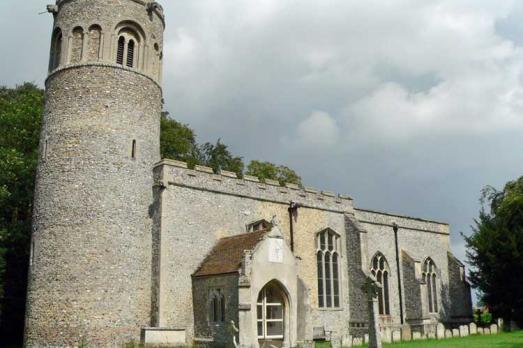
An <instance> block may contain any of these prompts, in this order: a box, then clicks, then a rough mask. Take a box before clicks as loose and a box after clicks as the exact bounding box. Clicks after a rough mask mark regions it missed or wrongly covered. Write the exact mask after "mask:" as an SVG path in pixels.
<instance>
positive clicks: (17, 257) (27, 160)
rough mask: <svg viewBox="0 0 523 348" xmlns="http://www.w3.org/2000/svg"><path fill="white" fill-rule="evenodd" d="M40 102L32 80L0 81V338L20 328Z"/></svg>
mask: <svg viewBox="0 0 523 348" xmlns="http://www.w3.org/2000/svg"><path fill="white" fill-rule="evenodd" d="M43 105H44V92H43V91H42V90H41V89H39V88H38V87H36V86H35V85H33V84H29V83H26V84H23V85H21V86H18V87H16V88H14V89H13V88H6V87H0V338H1V337H4V338H6V339H7V338H12V339H15V340H16V339H21V337H22V332H23V325H24V313H25V294H26V288H27V269H28V260H29V243H30V242H29V241H30V235H31V214H32V203H33V191H34V182H35V173H36V166H37V162H38V141H39V133H40V123H41V115H42V112H43ZM8 333H9V334H8Z"/></svg>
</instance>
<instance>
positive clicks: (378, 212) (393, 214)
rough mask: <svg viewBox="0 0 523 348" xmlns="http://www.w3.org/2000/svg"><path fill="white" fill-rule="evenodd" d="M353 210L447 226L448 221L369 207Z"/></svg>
mask: <svg viewBox="0 0 523 348" xmlns="http://www.w3.org/2000/svg"><path fill="white" fill-rule="evenodd" d="M354 210H356V211H361V212H365V213H371V214H378V215H385V216H391V217H398V218H402V219H408V220H415V221H421V222H430V223H433V224H438V225H446V226H449V223H447V222H442V221H435V220H428V219H422V218H417V217H413V216H408V215H401V214H395V213H386V212H382V211H377V210H371V209H363V208H354Z"/></svg>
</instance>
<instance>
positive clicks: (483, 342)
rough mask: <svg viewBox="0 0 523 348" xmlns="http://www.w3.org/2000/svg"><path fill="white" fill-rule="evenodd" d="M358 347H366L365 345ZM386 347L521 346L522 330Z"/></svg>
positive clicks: (320, 345)
mask: <svg viewBox="0 0 523 348" xmlns="http://www.w3.org/2000/svg"><path fill="white" fill-rule="evenodd" d="M329 347H330V344H329V343H328V342H325V343H323V342H322V343H317V344H316V348H329ZM360 347H367V346H366V345H363V346H360ZM383 347H385V348H388V347H391V348H403V347H404V348H433V347H435V348H523V331H516V332H510V333H501V334H498V335H485V336H476V335H475V336H470V337H459V338H449V339H445V340H420V341H410V342H404V343H403V342H402V343H394V344H384V345H383Z"/></svg>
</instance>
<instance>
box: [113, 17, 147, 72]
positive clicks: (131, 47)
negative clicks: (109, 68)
mask: <svg viewBox="0 0 523 348" xmlns="http://www.w3.org/2000/svg"><path fill="white" fill-rule="evenodd" d="M117 33H118V41H117V49H116V64H120V65H124V66H127V67H129V68H138V67H139V64H140V54H141V47H142V45H143V37H144V34H143V33H142V30H141V29H140V27H139V26H138V25H137V24H135V23H132V22H124V23H122V24H120V25H119V26H118V27H117Z"/></svg>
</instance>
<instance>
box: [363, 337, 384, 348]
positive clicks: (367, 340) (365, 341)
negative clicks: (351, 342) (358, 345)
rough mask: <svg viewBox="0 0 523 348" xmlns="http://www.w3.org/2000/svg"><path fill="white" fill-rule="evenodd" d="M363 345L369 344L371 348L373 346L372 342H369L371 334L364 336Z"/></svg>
mask: <svg viewBox="0 0 523 348" xmlns="http://www.w3.org/2000/svg"><path fill="white" fill-rule="evenodd" d="M380 342H381V341H380ZM363 343H369V347H370V346H371V345H370V341H369V334H365V335H363ZM380 347H381V345H380Z"/></svg>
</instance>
